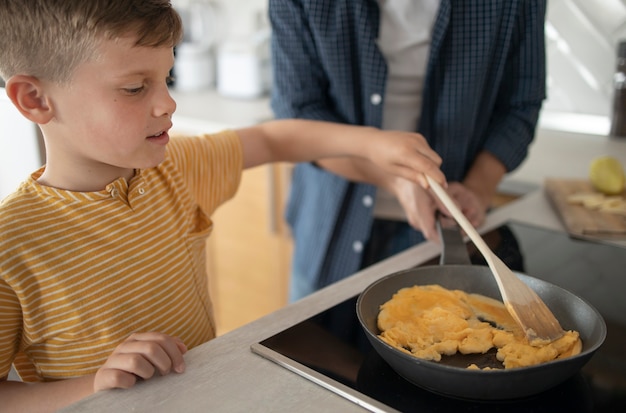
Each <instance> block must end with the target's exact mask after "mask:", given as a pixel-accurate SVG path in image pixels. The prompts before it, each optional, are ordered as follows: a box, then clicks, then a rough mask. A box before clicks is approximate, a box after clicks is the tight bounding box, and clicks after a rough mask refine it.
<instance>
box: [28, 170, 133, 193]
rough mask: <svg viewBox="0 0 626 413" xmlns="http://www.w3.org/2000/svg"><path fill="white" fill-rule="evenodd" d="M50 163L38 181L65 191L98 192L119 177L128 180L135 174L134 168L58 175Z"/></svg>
mask: <svg viewBox="0 0 626 413" xmlns="http://www.w3.org/2000/svg"><path fill="white" fill-rule="evenodd" d="M49 170H50V168H49V166H48V165H46V167H45V169H44V171H43V173H42V174H41V176H40V177H39V178H37V183H39V184H40V185H45V186H49V187H52V188H57V189H62V190H65V191H73V192H98V191H103V190H105V189H106V187H107V185H109V184H110V183H112V182H114V181H116V180H117V179H119V178H124V179H126V182H130V180H131V179H132V178H133V176H135V170H134V169H127V170H125V169H120V170H119V172H120V173H119V174H116V175H112V174H109V175H107V174H100V173H98V172H97V171H92V172H87V173H83V174H80V175H69V176H64V175H61V174H59V175H56V174H54V170H53V171H50V172H49Z"/></svg>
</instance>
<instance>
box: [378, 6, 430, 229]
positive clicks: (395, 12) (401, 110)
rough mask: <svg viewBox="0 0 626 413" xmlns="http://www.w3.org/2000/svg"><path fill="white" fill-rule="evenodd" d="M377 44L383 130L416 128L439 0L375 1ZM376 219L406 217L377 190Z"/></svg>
mask: <svg viewBox="0 0 626 413" xmlns="http://www.w3.org/2000/svg"><path fill="white" fill-rule="evenodd" d="M378 3H379V6H380V28H379V33H378V39H377V44H378V47H379V49H380V51H381V53H382V55H383V56H384V58H385V61H386V62H387V86H386V90H385V98H384V100H383V102H384V106H383V123H382V127H383V129H393V130H405V131H415V130H416V128H417V123H418V121H419V117H420V113H421V110H422V92H423V87H424V78H425V77H426V65H427V63H428V54H429V52H430V42H431V31H432V27H433V24H434V22H435V18H436V16H437V11H438V9H439V0H378ZM374 215H375V216H376V217H379V218H385V219H396V220H405V221H406V216H405V214H404V211H403V210H402V208H401V207H400V204H399V203H398V201H397V200H396V199H395V197H394V196H392V195H391V194H389V193H388V192H386V191H384V190H381V189H379V190H378V191H377V197H376V202H375V206H374Z"/></svg>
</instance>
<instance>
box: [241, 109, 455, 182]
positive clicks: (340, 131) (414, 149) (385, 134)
mask: <svg viewBox="0 0 626 413" xmlns="http://www.w3.org/2000/svg"><path fill="white" fill-rule="evenodd" d="M237 133H238V134H239V136H240V138H241V142H242V146H243V159H244V161H243V162H244V168H250V167H254V166H257V165H261V164H265V163H270V162H280V161H284V162H309V161H315V160H319V159H323V158H345V157H352V158H360V159H365V160H368V161H370V162H371V163H372V164H373V165H375V166H377V167H378V168H380V169H381V171H382V172H385V173H388V174H391V175H394V176H399V177H403V178H405V179H408V180H411V181H413V182H418V183H420V184H421V185H422V186H424V187H427V186H428V184H427V183H426V180H425V178H424V175H423V174H428V175H430V176H431V177H432V178H433V179H435V180H436V181H438V182H440V183H442V184H445V177H444V175H443V173H442V172H441V170H440V169H439V165H440V164H441V158H440V157H439V155H437V153H436V152H435V151H433V150H432V149H431V148H430V146H428V143H427V142H426V140H425V139H424V137H423V136H421V135H420V134H417V133H411V132H400V131H381V130H379V129H376V128H371V127H364V126H352V125H345V124H338V123H329V122H321V121H310V120H301V119H297V120H296V119H290V120H276V121H271V122H266V123H262V124H259V125H256V126H252V127H249V128H245V129H240V130H238V131H237ZM342 161H345V162H350V161H349V160H348V159H346V160H342ZM337 165H340V162H339V163H338V164H337ZM341 171H342V168H340V167H338V168H337V170H336V171H335V172H336V173H339V174H342V172H341ZM345 171H350V173H351V174H353V176H345V175H344V176H345V177H347V178H348V179H352V180H360V181H363V182H368V183H373V182H371V177H370V174H369V173H365V174H363V173H362V172H363V168H354V167H352V166H350V165H347V166H346V169H345Z"/></svg>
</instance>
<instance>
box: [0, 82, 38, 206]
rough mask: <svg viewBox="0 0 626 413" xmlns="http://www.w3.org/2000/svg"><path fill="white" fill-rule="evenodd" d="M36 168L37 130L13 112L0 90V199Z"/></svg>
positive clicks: (12, 107) (7, 99) (2, 90)
mask: <svg viewBox="0 0 626 413" xmlns="http://www.w3.org/2000/svg"><path fill="white" fill-rule="evenodd" d="M39 166H41V160H40V158H39V143H38V137H37V126H36V125H35V124H33V123H31V122H30V121H28V120H26V119H25V118H24V117H23V116H22V115H21V114H20V113H19V112H18V111H17V109H15V107H14V106H13V104H12V103H11V101H10V100H9V98H8V97H7V96H6V93H5V90H4V88H0V199H2V198H4V197H5V196H6V195H8V194H9V193H11V192H12V191H13V190H14V189H15V188H17V186H18V185H19V183H20V182H22V181H23V180H24V179H26V178H27V177H28V176H29V175H30V173H32V172H34V171H35V170H36V169H37V168H39Z"/></svg>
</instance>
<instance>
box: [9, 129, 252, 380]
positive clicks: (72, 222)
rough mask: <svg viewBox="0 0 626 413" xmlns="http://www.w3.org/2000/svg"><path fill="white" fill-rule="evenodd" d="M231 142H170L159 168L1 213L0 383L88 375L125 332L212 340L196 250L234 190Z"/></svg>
mask: <svg viewBox="0 0 626 413" xmlns="http://www.w3.org/2000/svg"><path fill="white" fill-rule="evenodd" d="M242 165H243V160H242V150H241V144H240V141H239V138H238V136H237V135H236V134H235V133H234V132H230V131H227V132H222V133H219V134H216V135H207V136H203V137H196V138H190V137H180V138H174V139H172V140H171V141H170V143H169V145H168V149H167V155H166V159H165V161H164V162H162V163H161V164H160V165H159V166H158V167H156V168H152V169H146V170H141V171H137V173H136V174H135V176H134V177H133V178H132V179H131V180H130V182H129V183H127V182H126V180H125V179H119V180H116V181H115V182H112V183H111V184H110V185H108V186H107V188H106V189H105V190H103V191H100V192H71V191H63V190H58V189H55V188H51V187H46V186H42V185H39V184H38V183H37V182H36V179H37V177H38V176H40V175H41V173H42V171H43V169H41V170H39V171H37V172H35V173H34V174H33V175H32V176H31V177H30V179H29V180H27V181H25V182H24V183H23V184H22V185H21V186H20V187H19V188H18V189H17V191H16V192H15V193H13V194H12V195H10V196H8V197H7V198H5V199H4V200H3V201H2V203H1V204H0V377H3V376H6V375H7V374H8V372H9V369H10V366H11V364H12V363H13V364H14V365H15V368H16V369H17V371H18V373H19V374H20V376H21V378H22V379H23V380H24V381H46V380H55V379H65V378H71V377H77V376H81V375H85V374H89V373H94V372H95V371H96V370H97V369H98V368H99V367H100V366H101V365H102V364H103V363H104V361H105V360H106V358H107V357H108V356H109V355H110V354H111V353H112V351H113V350H114V348H115V347H116V346H117V345H118V344H119V343H120V342H121V341H123V340H124V339H125V338H126V337H128V336H129V335H130V334H131V333H133V332H147V331H159V332H163V333H166V334H170V335H173V336H177V337H180V338H181V339H182V340H183V341H184V342H185V344H186V345H187V346H188V347H189V348H192V347H194V346H197V345H199V344H201V343H204V342H206V341H207V340H210V339H211V338H213V337H214V336H215V328H214V321H213V314H212V308H211V302H210V298H209V291H208V282H207V274H206V270H205V249H204V246H205V240H206V238H207V237H208V235H209V233H210V232H211V229H212V222H211V220H210V218H209V217H210V216H211V214H212V213H213V211H214V210H215V209H216V208H217V207H218V206H219V205H220V204H222V203H224V202H225V201H227V200H228V199H230V198H231V197H232V196H233V195H234V194H235V192H236V191H237V187H238V186H239V182H240V179H241V170H242Z"/></svg>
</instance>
